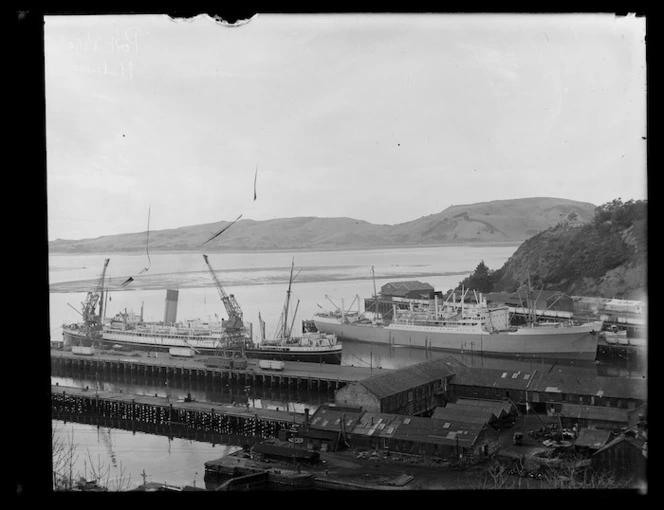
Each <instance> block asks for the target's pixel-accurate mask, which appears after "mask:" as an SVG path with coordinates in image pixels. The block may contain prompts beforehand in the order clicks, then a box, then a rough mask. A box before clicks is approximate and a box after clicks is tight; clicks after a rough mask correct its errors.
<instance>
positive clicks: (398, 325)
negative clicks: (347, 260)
mask: <svg viewBox="0 0 664 510" xmlns="http://www.w3.org/2000/svg"><path fill="white" fill-rule="evenodd" d="M451 295H452V296H454V294H451ZM368 315H369V314H357V313H355V314H350V315H348V314H346V313H343V311H335V312H328V313H318V314H315V315H314V317H313V321H314V324H315V326H316V329H317V330H318V331H320V332H323V333H330V334H334V335H336V336H337V337H338V338H339V339H340V340H341V341H343V340H354V341H359V342H373V343H381V344H388V345H392V346H410V347H421V348H427V349H436V350H442V351H453V352H467V353H477V354H482V353H483V354H487V355H496V356H509V357H533V358H538V359H539V358H547V359H579V360H594V359H595V357H596V354H597V342H598V336H599V333H600V331H601V330H602V321H594V322H588V323H585V324H573V323H571V322H569V321H558V322H539V321H537V320H529V321H528V324H527V325H525V326H512V325H511V324H510V313H509V309H508V308H507V307H495V308H490V307H489V306H487V303H486V299H484V298H482V296H481V295H480V296H479V299H478V300H476V303H474V304H472V303H466V302H465V294H462V297H461V300H460V302H452V303H447V302H446V303H443V305H442V306H439V304H438V300H435V302H434V303H433V306H429V307H426V308H420V309H414V308H413V307H411V308H410V309H407V310H400V309H398V308H397V307H396V306H395V307H394V310H393V312H392V317H391V320H390V321H389V322H387V321H382V320H381V319H380V318H377V317H376V316H372V317H368ZM372 315H373V314H372ZM531 319H532V317H531Z"/></svg>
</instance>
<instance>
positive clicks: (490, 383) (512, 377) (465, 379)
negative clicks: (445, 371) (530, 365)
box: [450, 367, 539, 390]
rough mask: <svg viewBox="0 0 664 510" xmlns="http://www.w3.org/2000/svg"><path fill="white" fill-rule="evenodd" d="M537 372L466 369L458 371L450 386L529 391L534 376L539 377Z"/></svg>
mask: <svg viewBox="0 0 664 510" xmlns="http://www.w3.org/2000/svg"><path fill="white" fill-rule="evenodd" d="M536 372H537V371H536V370H534V371H532V372H529V371H520V370H519V371H514V370H501V369H497V368H474V367H466V368H463V369H459V370H457V372H456V373H455V374H454V376H453V377H452V379H451V380H450V384H452V385H459V386H480V387H485V388H486V387H488V388H505V389H522V390H525V389H529V385H530V384H531V380H532V379H533V376H534V375H539V374H538V373H536Z"/></svg>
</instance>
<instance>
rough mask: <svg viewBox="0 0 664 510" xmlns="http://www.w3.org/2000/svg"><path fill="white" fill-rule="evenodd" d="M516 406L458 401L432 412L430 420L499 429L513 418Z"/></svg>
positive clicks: (484, 401)
mask: <svg viewBox="0 0 664 510" xmlns="http://www.w3.org/2000/svg"><path fill="white" fill-rule="evenodd" d="M516 414H517V409H516V406H515V405H514V404H513V403H512V402H509V401H501V400H480V399H458V400H457V401H456V402H449V403H448V404H447V405H446V406H445V407H438V408H436V409H435V410H434V412H433V415H432V416H431V417H432V418H436V419H440V420H446V421H459V422H467V423H480V424H488V425H491V426H496V427H500V426H501V425H502V424H505V423H507V422H508V421H511V420H513V419H514V418H515V416H516Z"/></svg>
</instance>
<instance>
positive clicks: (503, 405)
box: [455, 398, 516, 417]
mask: <svg viewBox="0 0 664 510" xmlns="http://www.w3.org/2000/svg"><path fill="white" fill-rule="evenodd" d="M455 403H456V404H461V405H465V406H476V407H483V408H485V409H489V410H491V412H493V414H495V415H496V416H497V417H501V416H502V415H503V414H510V413H511V412H512V411H514V410H516V409H515V406H514V404H512V403H511V402H507V401H505V400H485V399H479V398H459V399H457V400H456V402H455Z"/></svg>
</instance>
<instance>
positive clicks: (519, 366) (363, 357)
mask: <svg viewBox="0 0 664 510" xmlns="http://www.w3.org/2000/svg"><path fill="white" fill-rule="evenodd" d="M343 346H344V350H343V355H342V358H341V364H342V365H345V366H358V367H372V368H374V369H376V370H381V369H397V368H403V367H406V366H409V365H413V364H415V363H420V362H423V361H427V360H431V359H439V358H441V357H444V356H449V357H452V358H454V359H456V360H457V361H460V362H461V363H463V364H464V365H466V366H468V367H479V368H496V369H502V370H513V371H518V370H522V371H531V372H532V371H533V370H539V371H544V370H549V369H550V368H551V366H552V365H553V364H555V365H558V366H567V367H575V368H576V369H578V370H580V371H581V372H582V373H585V375H587V376H588V377H594V376H609V377H635V378H640V377H643V376H644V375H646V367H647V359H646V357H647V353H646V352H645V351H644V352H643V353H642V355H641V356H639V357H637V358H635V359H633V360H626V359H622V358H615V359H611V360H607V361H602V362H597V361H587V360H576V361H575V360H552V359H546V358H540V359H537V358H527V359H515V358H507V357H496V356H488V355H486V354H478V353H477V352H464V353H458V352H445V351H439V350H433V349H425V348H422V347H409V346H392V345H388V344H373V343H369V342H355V341H351V340H344V341H343Z"/></svg>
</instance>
